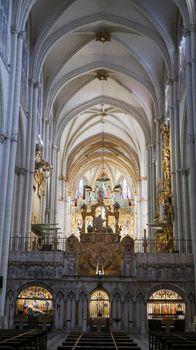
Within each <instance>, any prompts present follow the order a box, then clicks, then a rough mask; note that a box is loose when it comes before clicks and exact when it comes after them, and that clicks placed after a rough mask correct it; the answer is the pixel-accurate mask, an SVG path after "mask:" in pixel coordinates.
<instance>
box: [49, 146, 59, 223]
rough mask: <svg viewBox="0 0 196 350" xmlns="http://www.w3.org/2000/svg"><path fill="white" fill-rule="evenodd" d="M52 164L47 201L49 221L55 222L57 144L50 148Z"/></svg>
mask: <svg viewBox="0 0 196 350" xmlns="http://www.w3.org/2000/svg"><path fill="white" fill-rule="evenodd" d="M52 165H53V172H52V173H51V176H50V201H49V211H50V215H49V217H50V220H49V221H50V223H55V220H56V206H57V180H58V146H57V145H53V150H52Z"/></svg>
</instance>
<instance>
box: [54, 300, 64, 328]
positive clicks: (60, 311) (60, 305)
mask: <svg viewBox="0 0 196 350" xmlns="http://www.w3.org/2000/svg"><path fill="white" fill-rule="evenodd" d="M63 325H64V299H63V296H62V295H60V294H57V295H56V300H55V328H56V329H62V328H63Z"/></svg>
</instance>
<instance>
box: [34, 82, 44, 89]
mask: <svg viewBox="0 0 196 350" xmlns="http://www.w3.org/2000/svg"><path fill="white" fill-rule="evenodd" d="M41 86H42V84H41V83H40V81H34V82H33V87H34V88H35V89H40V88H41Z"/></svg>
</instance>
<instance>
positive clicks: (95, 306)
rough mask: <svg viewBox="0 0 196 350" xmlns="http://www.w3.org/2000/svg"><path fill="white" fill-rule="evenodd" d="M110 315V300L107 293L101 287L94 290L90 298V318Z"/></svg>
mask: <svg viewBox="0 0 196 350" xmlns="http://www.w3.org/2000/svg"><path fill="white" fill-rule="evenodd" d="M95 317H105V318H109V317H110V302H109V296H108V294H107V293H106V292H105V291H104V290H101V289H97V290H95V291H94V292H93V293H92V294H91V299H90V318H95Z"/></svg>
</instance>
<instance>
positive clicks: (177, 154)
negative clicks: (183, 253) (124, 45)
mask: <svg viewBox="0 0 196 350" xmlns="http://www.w3.org/2000/svg"><path fill="white" fill-rule="evenodd" d="M173 98H174V101H173V103H174V137H175V168H176V204H177V207H176V220H177V223H178V225H177V227H178V230H177V232H176V233H177V235H178V236H177V237H176V238H178V239H183V222H182V193H181V190H182V182H181V174H180V169H181V159H180V149H181V148H180V127H179V101H178V82H177V81H176V80H174V83H173Z"/></svg>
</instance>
